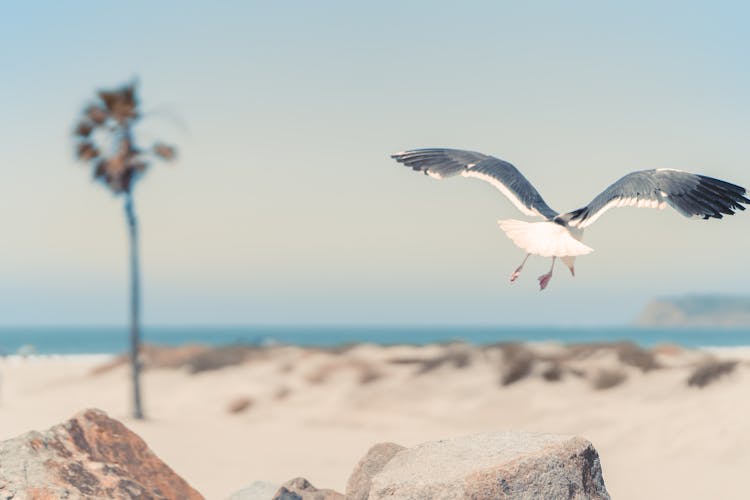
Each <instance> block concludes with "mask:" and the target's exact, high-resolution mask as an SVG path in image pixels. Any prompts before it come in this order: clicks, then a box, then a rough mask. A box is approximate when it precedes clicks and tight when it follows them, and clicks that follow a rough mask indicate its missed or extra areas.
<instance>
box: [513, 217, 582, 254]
mask: <svg viewBox="0 0 750 500" xmlns="http://www.w3.org/2000/svg"><path fill="white" fill-rule="evenodd" d="M498 224H500V229H502V230H503V231H504V232H505V234H506V235H507V236H508V238H510V239H511V241H513V243H515V245H516V246H517V247H518V248H521V249H522V250H524V251H525V252H526V253H530V254H532V255H539V256H541V257H577V256H579V255H586V254H588V253H591V252H593V251H594V250H593V249H592V248H591V247H588V246H586V245H584V244H583V243H581V238H582V237H583V230H580V229H578V230H576V229H575V228H570V227H566V226H563V225H561V224H557V223H555V222H550V221H544V222H526V221H522V220H514V219H508V220H500V221H498Z"/></svg>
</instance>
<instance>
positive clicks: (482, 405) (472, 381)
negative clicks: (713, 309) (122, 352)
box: [0, 344, 750, 499]
mask: <svg viewBox="0 0 750 500" xmlns="http://www.w3.org/2000/svg"><path fill="white" fill-rule="evenodd" d="M514 349H515V351H513V350H512V349H511V350H510V351H509V350H508V348H507V346H506V347H496V348H485V349H479V348H471V347H468V346H462V345H452V346H445V345H433V346H425V347H412V346H396V347H388V348H385V347H380V346H373V345H360V346H356V347H353V348H350V349H345V350H342V351H338V352H330V351H321V350H316V349H302V348H297V347H278V348H273V349H268V350H262V351H253V352H252V354H251V355H250V356H248V357H247V358H248V359H246V360H245V361H244V362H243V363H240V364H237V365H234V366H227V367H224V368H222V369H218V370H207V371H199V372H198V373H194V374H191V373H189V371H190V370H189V367H187V368H186V367H182V368H151V369H149V370H148V371H147V372H146V374H145V380H144V384H145V385H144V386H145V400H146V410H147V413H148V415H149V416H150V420H148V421H145V422H137V421H132V420H131V419H130V418H129V417H128V408H129V401H128V399H127V395H128V393H127V392H126V388H127V375H128V373H127V370H126V367H124V366H119V365H114V366H112V367H111V368H110V369H108V370H99V371H98V372H97V373H96V374H92V370H93V369H94V367H97V366H98V367H101V366H102V364H103V363H104V362H105V361H106V360H104V359H102V358H101V357H72V358H52V357H49V358H33V359H18V358H10V359H4V360H0V372H2V381H3V382H2V388H1V389H0V439H5V438H9V437H12V436H15V435H17V434H20V433H22V432H25V431H27V430H30V429H41V428H46V427H49V426H50V425H52V424H54V423H57V422H59V421H61V420H63V419H65V418H67V417H69V416H71V415H72V414H73V413H75V412H77V411H78V410H80V409H82V408H85V407H98V408H101V409H103V410H105V411H107V412H108V413H109V414H110V415H111V416H113V417H115V418H119V419H121V420H123V421H124V422H125V423H126V424H127V425H128V426H129V427H130V428H132V429H133V430H134V431H136V432H138V433H139V434H140V435H141V436H142V437H143V438H144V439H145V440H146V441H147V442H148V443H149V445H150V446H151V447H152V449H153V450H154V451H155V452H156V453H157V454H158V455H160V456H161V458H163V459H164V460H165V461H166V462H167V463H168V464H170V465H171V466H172V467H173V468H174V469H175V470H176V471H177V472H178V473H179V474H181V475H182V476H183V477H185V478H186V479H187V480H188V481H189V482H190V483H191V484H192V485H193V486H194V487H196V488H197V489H198V490H200V491H201V492H203V493H204V494H206V496H207V497H208V498H223V497H225V496H227V495H228V494H229V493H231V492H233V491H235V490H237V489H240V488H241V487H243V486H245V485H247V484H249V483H251V482H252V481H254V480H256V479H262V480H267V481H274V482H282V481H285V480H287V479H289V478H291V477H294V476H298V475H304V476H305V477H307V478H308V479H310V480H311V481H312V482H313V483H314V484H315V485H317V486H320V487H330V488H334V489H338V490H340V491H342V490H343V489H344V484H345V482H346V479H347V477H348V474H349V472H350V471H351V469H352V467H353V466H354V464H355V463H356V462H357V460H358V459H359V458H360V457H361V455H362V454H364V452H365V451H366V450H367V449H368V448H369V447H370V446H371V445H372V444H374V443H376V442H381V441H393V442H396V443H400V444H403V445H407V446H410V445H414V444H417V443H419V442H422V441H426V440H432V439H439V438H445V437H451V436H456V435H461V434H466V433H473V432H481V431H492V430H504V429H513V430H528V431H539V432H551V433H563V434H578V435H581V436H584V437H586V438H587V439H589V440H591V441H592V442H593V443H594V445H595V446H596V448H597V449H598V450H599V453H600V455H601V459H602V466H603V471H604V478H605V482H606V484H607V487H608V489H609V491H610V493H611V494H612V496H613V498H618V499H628V498H631V499H636V498H638V499H642V498H696V499H697V498H745V497H746V496H747V493H746V492H745V491H744V490H745V485H744V472H745V471H746V470H748V468H750V426H748V424H747V415H746V414H745V411H744V410H745V409H747V406H748V402H747V401H748V400H747V397H746V395H747V394H748V391H750V369H749V367H748V366H747V365H746V363H747V361H745V360H747V359H750V352H749V351H748V349H721V350H714V351H711V352H709V351H684V350H681V349H678V348H674V347H670V348H662V349H659V350H658V352H657V354H653V353H645V352H641V351H637V350H636V351H632V350H630V351H629V350H628V349H622V348H620V349H609V348H601V349H594V348H582V349H579V350H578V351H575V350H569V349H563V348H562V347H560V346H556V345H551V344H547V345H537V346H534V347H533V349H531V350H530V351H529V350H527V349H526V348H524V347H515V348H514ZM509 352H510V354H509ZM519 353H520V354H519ZM709 357H712V358H717V359H728V358H732V359H737V360H739V362H738V364H736V365H734V366H733V367H732V368H731V369H730V370H728V372H729V373H725V374H723V375H722V376H720V377H719V378H718V379H716V380H713V381H710V382H711V383H709V384H708V385H706V386H705V387H703V388H698V387H695V386H693V387H689V386H688V384H687V380H688V378H689V377H690V376H691V374H693V373H694V372H695V369H696V366H697V365H699V364H701V363H703V362H704V361H705V360H706V359H709ZM524 359H525V360H524ZM649 360H650V361H649ZM235 361H236V360H235ZM651 362H653V363H651ZM650 363H651V364H653V365H654V366H651V365H650ZM178 364H179V363H178ZM194 371H195V370H194ZM510 379H517V380H510ZM509 381H510V382H509ZM503 382H505V383H506V385H503ZM608 385H611V387H609V388H606V389H601V388H600V389H597V388H596V387H607V386H608ZM232 406H233V408H232Z"/></svg>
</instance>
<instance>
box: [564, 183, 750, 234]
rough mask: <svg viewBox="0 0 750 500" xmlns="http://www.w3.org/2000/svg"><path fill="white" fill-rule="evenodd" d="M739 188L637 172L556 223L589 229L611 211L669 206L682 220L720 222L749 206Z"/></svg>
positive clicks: (724, 184) (742, 191)
mask: <svg viewBox="0 0 750 500" xmlns="http://www.w3.org/2000/svg"><path fill="white" fill-rule="evenodd" d="M746 193H747V191H746V190H745V188H743V187H741V186H737V185H735V184H731V183H729V182H726V181H722V180H720V179H714V178H713V177H707V176H705V175H698V174H691V173H689V172H682V171H679V170H641V171H638V172H632V173H630V174H628V175H626V176H625V177H623V178H622V179H620V180H618V181H617V182H615V183H614V184H612V185H611V186H609V187H608V188H607V189H605V190H604V191H603V192H602V193H601V194H599V195H598V196H597V197H596V198H594V199H593V200H592V201H591V203H589V204H588V205H586V206H585V207H583V208H579V209H578V210H574V211H572V212H568V213H567V214H563V215H560V216H559V217H558V220H561V221H564V222H566V223H567V224H568V225H570V226H573V227H579V228H581V229H583V228H585V227H587V226H590V225H591V224H593V223H594V222H596V220H597V219H598V218H599V217H601V215H602V214H603V213H604V212H606V211H607V210H609V209H610V208H614V207H621V206H637V207H645V208H660V209H662V208H664V207H665V206H666V205H670V206H671V207H673V208H674V209H675V210H677V211H678V212H679V213H681V214H682V215H684V216H685V217H701V218H703V219H710V218H715V219H721V218H722V217H723V216H724V215H733V214H734V213H735V212H736V211H737V210H745V207H744V206H743V204H748V203H750V200H748V199H747V198H746V197H745V194H746Z"/></svg>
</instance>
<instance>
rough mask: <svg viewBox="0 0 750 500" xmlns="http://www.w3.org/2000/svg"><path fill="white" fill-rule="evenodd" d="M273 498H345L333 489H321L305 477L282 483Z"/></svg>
mask: <svg viewBox="0 0 750 500" xmlns="http://www.w3.org/2000/svg"><path fill="white" fill-rule="evenodd" d="M272 500H344V495H342V494H341V493H338V492H336V491H333V490H319V489H318V488H316V487H315V486H313V485H312V484H310V481H308V480H307V479H305V478H303V477H296V478H294V479H291V480H289V481H287V482H286V483H284V484H283V485H281V488H279V490H278V491H277V492H276V494H275V495H274V496H273V498H272Z"/></svg>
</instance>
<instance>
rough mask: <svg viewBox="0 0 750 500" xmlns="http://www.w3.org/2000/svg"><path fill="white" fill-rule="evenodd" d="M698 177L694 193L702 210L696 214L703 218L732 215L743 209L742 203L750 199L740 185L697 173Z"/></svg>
mask: <svg viewBox="0 0 750 500" xmlns="http://www.w3.org/2000/svg"><path fill="white" fill-rule="evenodd" d="M698 178H699V179H700V180H699V183H698V187H697V188H696V193H695V194H696V195H697V196H696V197H699V199H700V202H701V203H699V205H700V206H701V208H703V212H702V213H699V214H698V215H702V216H703V218H704V219H709V218H715V219H721V218H722V217H723V215H734V214H735V211H737V210H740V211H743V210H745V207H744V206H743V204H750V200H749V199H747V198H746V197H745V194H746V193H747V191H746V190H745V188H743V187H742V186H738V185H736V184H732V183H730V182H726V181H722V180H720V179H714V178H713V177H707V176H705V175H699V176H698ZM722 214H723V215H722Z"/></svg>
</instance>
